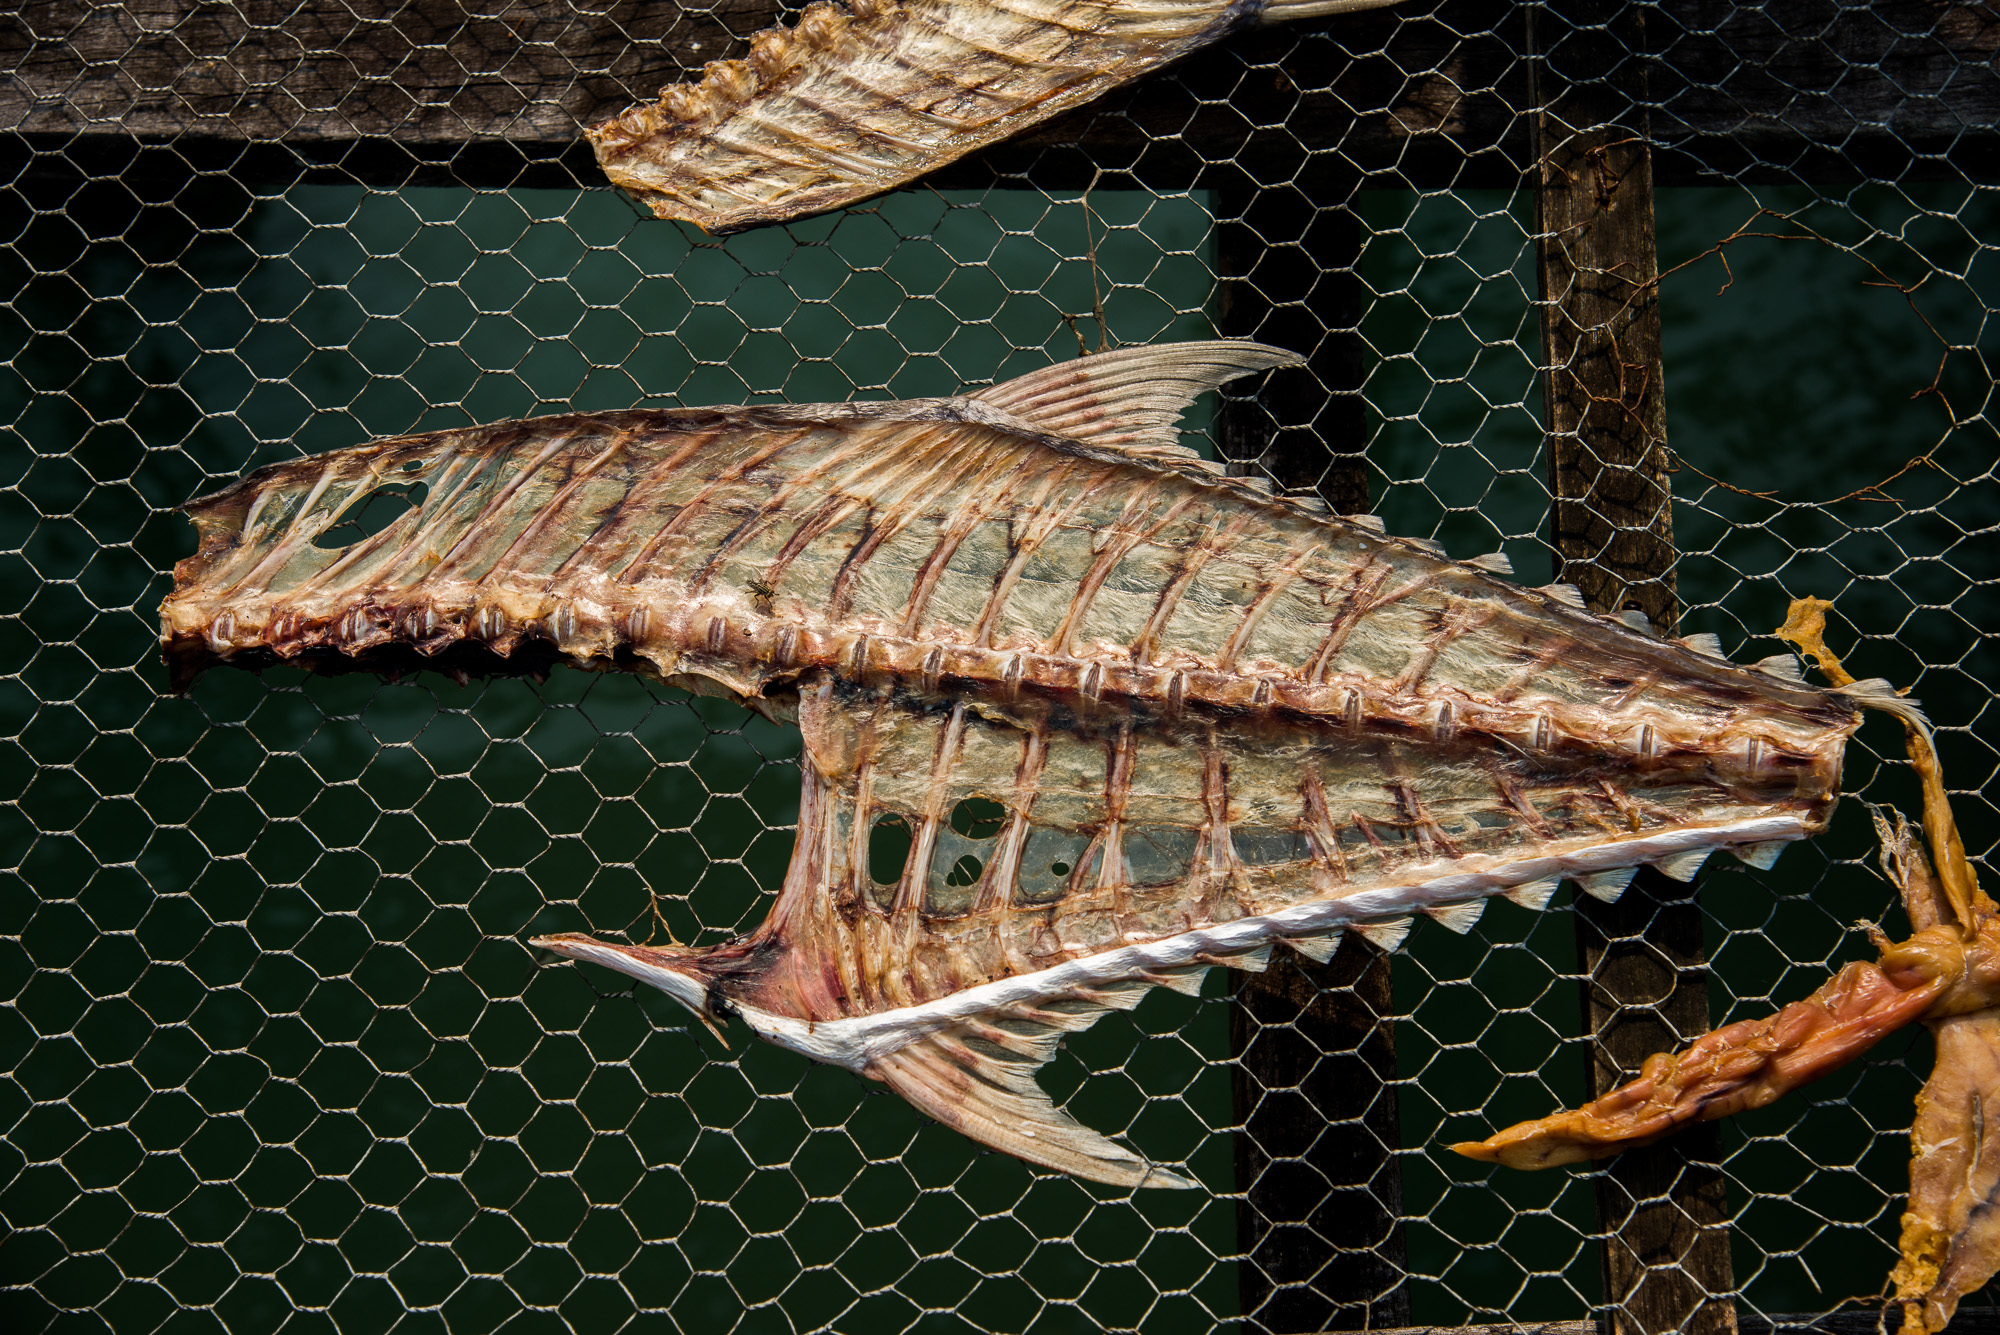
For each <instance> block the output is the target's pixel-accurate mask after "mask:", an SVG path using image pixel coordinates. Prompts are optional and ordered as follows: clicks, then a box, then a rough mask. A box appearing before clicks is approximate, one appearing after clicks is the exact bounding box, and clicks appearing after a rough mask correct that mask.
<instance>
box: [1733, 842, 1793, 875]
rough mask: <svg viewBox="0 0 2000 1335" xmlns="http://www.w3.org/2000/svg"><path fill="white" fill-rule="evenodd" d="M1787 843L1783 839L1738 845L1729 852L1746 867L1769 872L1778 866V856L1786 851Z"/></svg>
mask: <svg viewBox="0 0 2000 1335" xmlns="http://www.w3.org/2000/svg"><path fill="white" fill-rule="evenodd" d="M1785 842H1786V841H1785V840H1783V839H1772V840H1769V841H1767V842H1765V843H1761V844H1737V845H1736V846H1735V847H1734V848H1731V849H1730V850H1729V851H1730V852H1732V853H1734V854H1735V855H1736V856H1737V857H1738V858H1740V859H1742V860H1743V862H1744V864H1745V865H1746V866H1751V867H1755V868H1756V869H1757V870H1758V871H1769V870H1771V868H1773V867H1775V866H1777V865H1778V855H1779V854H1780V853H1783V852H1784V851H1785Z"/></svg>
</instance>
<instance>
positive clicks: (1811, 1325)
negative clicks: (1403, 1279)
mask: <svg viewBox="0 0 2000 1335" xmlns="http://www.w3.org/2000/svg"><path fill="white" fill-rule="evenodd" d="M1737 1325H1738V1327H1739V1329H1740V1330H1741V1331H1742V1335H1794V1333H1795V1335H1876V1332H1877V1331H1879V1330H1880V1329H1881V1328H1882V1317H1881V1314H1880V1313H1877V1312H1836V1313H1835V1314H1833V1315H1832V1316H1812V1315H1809V1314H1801V1315H1798V1316H1754V1315H1751V1314H1748V1313H1744V1314H1742V1315H1739V1316H1738V1317H1737ZM1375 1335H1598V1331H1597V1323H1596V1322H1595V1321H1527V1322H1522V1323H1521V1324H1519V1325H1513V1324H1503V1325H1492V1326H1392V1327H1386V1328H1384V1329H1381V1330H1377V1331H1376V1332H1375ZM1945 1335H2000V1307H1962V1308H1960V1309H1959V1312H1958V1315H1957V1316H1956V1317H1954V1318H1952V1322H1951V1325H1949V1326H1947V1327H1946V1328H1945Z"/></svg>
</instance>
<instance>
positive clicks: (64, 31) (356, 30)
mask: <svg viewBox="0 0 2000 1335" xmlns="http://www.w3.org/2000/svg"><path fill="white" fill-rule="evenodd" d="M1527 8H1528V7H1526V6H1518V5H1515V4H1513V3H1512V2H1511V0H1404V3H1402V4H1400V5H1397V6H1395V7H1393V8H1390V9H1384V10H1378V11H1373V12H1370V13H1364V14H1350V15H1340V16H1335V17H1332V18H1328V19H1323V20H1316V21H1313V22H1311V23H1308V24H1299V25H1293V26H1291V27H1285V26H1279V27H1275V28H1271V29H1266V30H1262V31H1257V32H1250V33H1245V34H1241V35H1239V36H1236V37H1233V38H1231V39H1229V40H1228V41H1226V42H1224V43H1222V44H1221V45H1219V46H1218V47H1214V48H1211V49H1209V50H1207V51H1205V52H1202V53H1201V54H1199V55H1197V56H1195V57H1193V58H1192V59H1190V60H1189V61H1187V62H1186V63H1185V64H1183V65H1182V66H1181V67H1180V68H1179V69H1178V70H1177V71H1175V72H1174V73H1173V74H1172V75H1169V76H1166V77H1155V78H1149V79H1145V80H1143V81H1141V82H1140V83H1139V84H1138V85H1137V86H1135V87H1134V88H1132V89H1130V90H1126V91H1122V92H1119V93H1114V94H1113V95H1111V96H1110V97H1109V98H1107V99H1105V100H1103V101H1101V102H1099V103H1097V104H1095V105H1093V106H1090V107H1086V108H1083V109H1082V110H1080V111H1078V112H1075V113H1073V114H1072V115H1070V116H1067V117H1064V118H1062V119H1061V120H1058V121H1053V122H1050V123H1049V124H1047V125H1044V126H1041V127H1039V128H1037V129H1034V130H1032V131H1030V132H1029V133H1028V134H1026V135H1025V136H1024V137H1022V138H1021V139H1020V140H1018V141H1016V142H1015V143H1013V144H1009V145H1003V146H1001V147H999V148H997V149H995V150H993V151H991V152H989V153H987V154H984V155H982V156H981V157H979V158H977V159H974V160H970V161H968V162H966V163H963V164H960V165H958V166H956V167H953V168H949V169H947V171H946V173H945V174H944V175H943V176H941V177H938V178H936V183H937V184H939V185H943V186H950V185H960V186H988V185H992V184H994V183H995V182H996V181H999V182H1001V183H1003V184H1008V183H1018V184H1032V185H1038V186H1044V187H1049V188H1075V187H1077V186H1080V185H1084V184H1090V183H1093V182H1094V183H1096V184H1097V185H1099V186H1114V185H1118V184H1139V185H1146V186H1150V187H1154V188H1160V189H1169V188H1171V189H1180V188H1186V187H1189V186H1197V185H1198V186H1204V187H1215V186H1222V185H1226V184H1227V183H1228V182H1229V181H1230V180H1232V179H1234V177H1235V175H1236V173H1238V172H1239V170H1240V169H1241V168H1243V167H1245V166H1252V167H1254V166H1256V165H1257V164H1259V163H1268V162H1271V161H1276V160H1284V159H1288V158H1291V157H1295V156H1296V155H1298V154H1299V153H1300V152H1301V151H1304V152H1306V153H1307V154H1308V155H1309V156H1308V158H1307V159H1306V161H1305V163H1304V167H1305V170H1306V171H1307V172H1308V173H1318V172H1330V173H1332V174H1333V175H1335V176H1337V177H1340V178H1343V179H1347V178H1351V177H1352V176H1353V175H1354V174H1355V173H1356V172H1365V173H1370V174H1372V175H1373V177H1374V179H1375V180H1376V181H1377V182H1379V183H1381V184H1387V185H1396V186H1403V187H1407V186H1411V185H1416V186H1422V187H1426V188H1439V187H1444V186H1460V187H1463V186H1469V185H1501V186H1511V185H1514V184H1516V183H1517V182H1518V180H1519V173H1520V170H1521V167H1522V164H1523V163H1525V162H1527V161H1529V160H1530V150H1529V143H1528V140H1529V130H1528V127H1527V125H1526V124H1525V123H1524V120H1523V118H1522V117H1520V116H1519V115H1518V114H1517V108H1518V107H1519V106H1520V105H1522V96H1523V92H1524V88H1523V84H1524V82H1525V79H1526V70H1525V66H1524V63H1523V62H1522V61H1521V60H1520V58H1519V56H1520V30H1521V25H1522V22H1523V16H1524V14H1525V12H1526V10H1527ZM782 12H784V8H783V6H781V4H780V3H779V0H717V2H716V3H713V4H706V5H702V6H700V7H694V6H688V7H682V6H681V5H679V4H676V3H666V2H665V0H596V2H595V3H592V4H590V5H589V6H588V7H586V6H585V5H583V4H582V3H579V2H577V0H510V3H508V4H506V5H493V6H475V5H472V4H469V3H466V2H465V0H343V3H340V4H323V5H300V4H298V3H297V2H296V0H235V2H234V3H231V4H229V5H217V4H214V3H212V2H211V0H149V2H148V3H147V4H145V5H143V6H128V5H91V6H83V5H78V4H76V3H74V0H26V3H22V4H19V5H16V6H13V7H11V8H10V9H9V11H8V12H6V13H4V14H0V62H4V64H5V67H6V68H7V70H8V74H9V77H8V78H6V79H4V80H0V141H5V142H4V144H0V148H4V150H5V151H4V152H0V165H5V166H8V167H11V169H12V170H14V171H16V172H18V171H20V170H30V171H37V172H44V173H63V172H69V173H75V172H89V171H94V170H99V169H101V168H102V166H103V164H105V163H106V162H113V163H115V162H116V161H117V160H118V159H117V155H118V154H119V153H120V152H121V151H124V150H121V149H120V147H119V145H118V141H121V140H122V141H131V140H142V141H146V142H149V143H154V144H161V145H171V151H170V152H166V153H164V154H158V155H142V157H141V158H140V159H139V161H138V162H137V163H136V164H135V165H136V166H138V167H145V168H149V169H153V170H157V171H159V172H161V173H164V174H169V175H171V174H174V173H179V174H180V175H182V176H183V177H185V176H186V175H187V174H188V173H190V172H192V171H209V170H227V171H230V172H231V173H233V174H235V175H237V176H239V177H240V178H245V179H263V180H274V181H284V180H291V179H341V180H363V181H369V182H373V183H378V184H401V183H406V182H411V181H443V180H454V181H460V182H472V183H485V184H549V185H554V184H560V185H574V184H577V183H585V184H594V183H597V182H598V181H599V180H600V179H601V178H600V177H599V175H598V174H597V172H596V170H595V167H594V165H593V164H592V161H591V158H590V154H589V152H588V150H587V149H585V148H584V147H583V146H582V144H581V143H580V142H579V134H580V131H581V127H582V126H584V125H586V124H588V123H590V122H592V121H595V120H597V119H600V118H602V117H604V116H607V115H609V114H611V113H612V112H614V111H617V110H619V109H621V108H623V107H625V106H628V105H631V104H632V103H634V102H636V101H639V100H645V99H650V98H652V97H653V95H654V94H655V93H656V92H657V91H658V89H659V88H660V86H661V85H663V84H667V83H674V82H679V81H681V80H684V79H686V78H688V77H690V76H692V75H693V74H694V73H695V72H696V71H698V70H699V69H700V68H701V67H702V66H703V65H704V64H705V63H706V62H708V61H710V60H713V59H716V58H718V57H724V56H733V55H738V54H741V53H742V51H743V50H744V49H745V44H746V39H747V38H748V37H749V35H750V34H751V33H752V32H754V31H756V30H757V29H759V28H763V27H767V26H769V25H770V24H772V23H773V22H775V21H776V20H777V19H778V17H779V15H780V14H781V13H782ZM1659 22H1660V24H1661V26H1662V27H1663V28H1666V29H1670V31H1666V32H1665V33H1664V34H1663V36H1662V40H1661V41H1659V42H1658V43H1657V44H1656V50H1655V52H1654V55H1656V56H1657V57H1658V58H1659V62H1658V68H1657V69H1656V70H1655V73H1654V88H1653V92H1654V112H1653V117H1654V130H1655V133H1656V136H1657V137H1658V141H1659V142H1660V143H1661V144H1662V145H1663V146H1664V147H1663V150H1662V151H1661V152H1660V154H1659V155H1658V160H1657V162H1656V171H1657V172H1658V173H1659V174H1660V176H1661V179H1662V180H1671V181H1702V180H1710V181H1714V180H1737V179H1775V180H1814V179H1828V180H1854V179H1861V178H1864V177H1866V176H1869V175H1871V174H1872V175H1874V176H1877V177H1894V178H1896V179H1910V178H1911V177H1912V176H1936V175H1943V176H1954V177H1956V176H1964V175H1974V176H1978V175H1982V174H1985V175H1992V174H1995V173H1996V172H2000V133H1996V127H2000V70H1996V69H1995V63H1994V61H1993V54H1994V51H1995V50H1996V49H2000V20H1996V19H1995V18H1994V17H1993V16H1992V14H1991V12H1990V11H1989V10H1987V9H1986V8H1984V7H1982V6H1953V7H1947V6H1943V5H1939V4H1935V3H1932V0H1880V3H1875V4H1868V5H1861V4H1843V5H1837V6H1834V7H1831V8H1829V7H1827V6H1825V5H1821V4H1817V3H1808V0H1772V3H1770V4H1766V5H1758V6H1744V5H1737V4H1733V3H1728V2H1727V0H1678V2H1677V3H1676V4H1675V5H1673V6H1672V7H1671V11H1670V12H1669V11H1668V10H1665V9H1663V10H1661V11H1660V18H1659ZM1632 54H1633V53H1631V52H1622V53H1613V56H1614V68H1615V67H1616V66H1617V64H1619V63H1622V61H1623V60H1624V59H1626V58H1630V57H1631V56H1632ZM1272 91H1274V92H1276V93H1277V94H1278V95H1279V97H1278V100H1279V101H1280V102H1282V103H1283V104H1284V108H1285V110H1284V112H1283V114H1280V115H1277V116H1256V117H1253V116H1249V115H1246V113H1245V111H1244V109H1243V108H1244V105H1245V103H1246V101H1251V102H1263V101H1266V100H1267V99H1266V98H1265V96H1264V94H1265V93H1266V92H1272ZM129 169H130V168H121V170H129ZM1107 172H1108V173H1109V175H1106V174H1105V173H1107ZM1272 179H1275V178H1272Z"/></svg>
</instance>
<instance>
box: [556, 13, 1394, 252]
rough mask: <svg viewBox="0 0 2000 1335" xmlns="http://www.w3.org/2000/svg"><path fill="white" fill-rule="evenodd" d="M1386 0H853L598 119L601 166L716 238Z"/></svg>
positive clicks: (846, 198)
mask: <svg viewBox="0 0 2000 1335" xmlns="http://www.w3.org/2000/svg"><path fill="white" fill-rule="evenodd" d="M1389 3H1392V0H1014V3H1010V4H994V3H985V2H982V0H850V3H849V4H848V5H847V6H846V7H845V8H843V7H842V6H840V5H836V4H831V3H826V0H821V3H818V4H813V5H809V6H807V8H806V9H805V11H804V12H803V13H801V14H800V15H799V20H798V23H797V24H796V25H795V26H794V27H792V28H769V29H766V30H764V31H762V32H759V33H757V34H755V35H754V36H752V37H751V38H750V51H749V54H748V55H747V56H746V57H744V58H743V59H740V60H718V61H713V62H711V63H710V64H709V65H708V67H707V68H706V70H705V71H704V73H703V77H702V78H701V80H700V81H699V82H697V83H692V84H675V85H673V86H671V87H668V88H665V89H662V90H661V92H660V97H659V100H658V101H657V102H655V103H653V104H651V105H648V106H638V107H633V108H631V109H630V110H628V111H625V112H624V113H622V114H620V115H618V116H615V117H613V118H612V119H610V120H608V121H605V122H603V123H601V124H599V125H596V126H593V127H591V128H590V129H589V130H588V131H586V133H587V134H588V135H589V138H590V143H591V147H592V148H593V149H595V150H596V153H597V161H598V165H599V166H601V167H602V168H603V169H604V173H605V175H606V176H609V177H610V178H611V180H612V182H613V183H614V184H617V185H620V186H623V187H624V188H625V189H626V190H629V191H631V192H632V193H633V194H634V195H636V196H637V197H638V198H639V199H640V200H642V201H643V202H645V203H646V204H648V205H650V206H651V207H652V210H653V212H654V213H656V214H657V215H659V216H660V217H662V218H673V219H679V220H682V221H685V222H692V223H695V224H698V225H699V226H701V227H702V228H704V229H706V230H707V231H709V232H713V233H718V234H720V233H724V232H734V231H739V230H741V229H743V228H746V227H756V226H759V225H761V224H764V223H773V222H790V221H793V220H795V219H799V218H806V217H810V216H812V215H813V214H816V213H824V212H826V211H827V210H829V209H837V208H844V207H846V206H847V205H849V204H855V203H859V202H860V201H861V200H864V199H867V198H870V197H871V196H874V195H879V194H881V193H883V192H884V191H887V190H893V189H895V188H896V187H898V186H901V185H906V184H908V183H909V182H910V181H912V180H915V179H916V178H917V177H919V176H921V175H923V174H924V173H926V172H929V171H931V170H933V169H935V168H937V167H941V166H943V165H944V164H945V163H947V162H952V161H955V160H956V159H958V158H961V157H964V156H965V155H966V154H968V153H974V152H977V151H978V150H980V149H983V148H987V147H990V146H991V145H993V144H997V143H999V142H1000V141H1001V140H1003V139H1007V138H1010V137H1012V136H1013V135H1016V134H1018V133H1020V132H1021V131H1022V130H1025V129H1026V128H1028V127H1029V126H1031V125H1034V124H1037V123H1039V122H1041V121H1044V120H1047V119H1049V118H1050V117H1052V116H1057V115H1060V114H1061V113H1063V112H1065V111H1069V110H1071V109H1073V108H1075V107H1079V106H1082V105H1083V104H1084V103H1086V102H1089V101H1092V100H1093V99H1095V98H1097V97H1099V96H1101V95H1102V94H1103V93H1105V92H1107V91H1109V90H1110V89H1112V88H1115V87H1117V86H1118V85H1120V84H1123V83H1129V82H1130V81H1131V80H1133V79H1136V78H1138V77H1139V76H1140V75H1143V74H1146V73H1149V72H1151V71H1153V70H1156V69H1158V68H1160V67H1161V66H1162V65H1165V64H1167V63H1168V62H1170V61H1173V60H1177V59H1179V58H1180V57H1182V56H1184V55H1186V54H1188V53H1189V52H1191V51H1194V50H1196V49H1197V48H1200V47H1203V46H1206V45H1208V44H1209V43H1210V42H1214V41H1219V40H1220V39H1222V38H1223V37H1226V36H1228V35H1229V34H1230V33H1232V32H1235V31H1237V30H1238V29H1240V28H1245V27H1250V26H1253V25H1255V24H1259V23H1278V22H1284V21H1287V20H1291V19H1305V18H1317V17H1321V16H1324V15H1329V14H1341V13H1347V12H1349V11H1352V10H1358V9H1373V8H1376V7H1377V6H1380V5H1384V4H1389Z"/></svg>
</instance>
